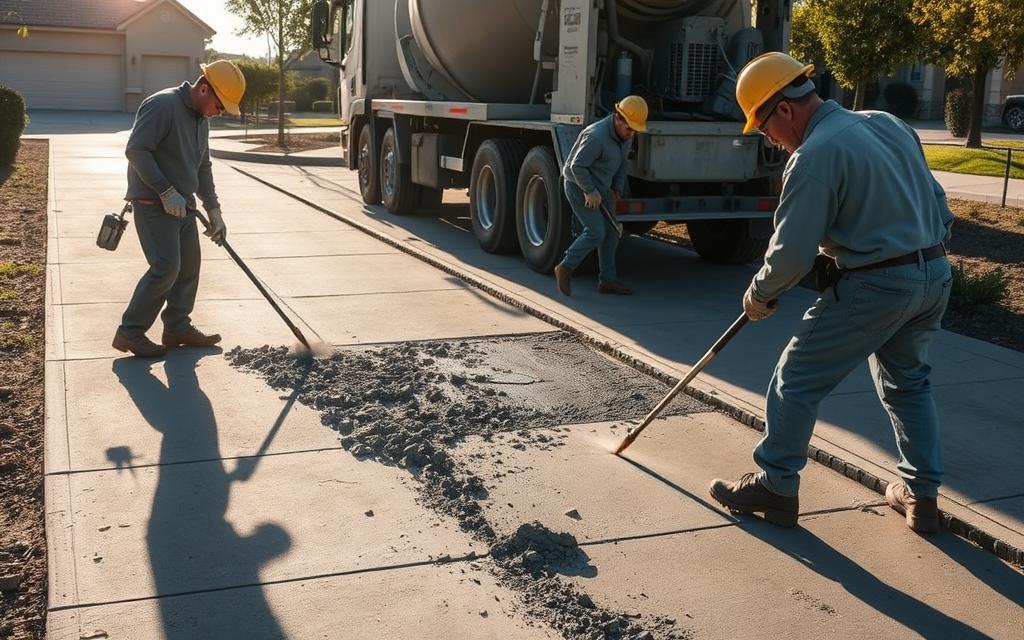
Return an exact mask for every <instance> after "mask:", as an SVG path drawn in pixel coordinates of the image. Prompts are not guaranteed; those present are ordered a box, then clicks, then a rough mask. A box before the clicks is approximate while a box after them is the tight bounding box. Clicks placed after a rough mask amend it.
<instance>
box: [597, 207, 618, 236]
mask: <svg viewBox="0 0 1024 640" xmlns="http://www.w3.org/2000/svg"><path fill="white" fill-rule="evenodd" d="M598 206H600V207H601V213H603V214H604V217H605V219H606V220H607V221H608V222H610V223H611V224H612V228H614V229H615V232H616V233H618V234H619V237H620V238H621V237H622V223H620V222H619V221H618V220H616V219H615V216H614V215H612V212H611V211H609V210H608V207H606V206H605V205H604V203H603V202H602V203H601V204H600V205H598Z"/></svg>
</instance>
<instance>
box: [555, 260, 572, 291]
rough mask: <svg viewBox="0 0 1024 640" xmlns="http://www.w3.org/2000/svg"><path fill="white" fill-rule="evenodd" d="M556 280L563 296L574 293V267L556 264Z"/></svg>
mask: <svg viewBox="0 0 1024 640" xmlns="http://www.w3.org/2000/svg"><path fill="white" fill-rule="evenodd" d="M555 282H556V283H558V290H559V291H561V292H562V295H563V296H571V295H572V269H570V268H569V267H567V266H565V265H564V264H561V263H559V264H556V265H555Z"/></svg>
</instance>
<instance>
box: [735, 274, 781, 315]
mask: <svg viewBox="0 0 1024 640" xmlns="http://www.w3.org/2000/svg"><path fill="white" fill-rule="evenodd" d="M776 306H777V305H776V304H775V301H774V300H769V301H767V302H765V301H763V300H761V299H760V298H758V297H757V296H755V295H754V285H753V283H751V285H750V287H749V288H748V289H747V292H746V293H745V294H743V313H745V314H747V317H748V318H750V319H751V320H753V321H755V322H756V321H758V320H764V319H765V318H767V317H768V316H770V315H772V314H773V313H775V308H776Z"/></svg>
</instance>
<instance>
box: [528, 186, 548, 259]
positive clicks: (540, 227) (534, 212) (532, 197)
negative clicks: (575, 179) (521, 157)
mask: <svg viewBox="0 0 1024 640" xmlns="http://www.w3.org/2000/svg"><path fill="white" fill-rule="evenodd" d="M523 200H524V203H523V207H524V208H523V230H524V231H525V232H526V239H527V241H529V243H530V244H531V245H533V246H535V247H540V246H541V245H543V244H544V241H545V240H547V236H548V186H547V184H545V183H544V178H542V177H541V176H536V175H534V176H530V181H529V182H527V183H526V190H525V192H524V194H523Z"/></svg>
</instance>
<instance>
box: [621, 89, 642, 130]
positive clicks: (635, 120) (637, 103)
mask: <svg viewBox="0 0 1024 640" xmlns="http://www.w3.org/2000/svg"><path fill="white" fill-rule="evenodd" d="M615 111H616V112H618V114H619V115H620V116H622V117H623V118H625V119H626V124H628V125H629V128H630V129H633V130H634V131H647V101H646V100H644V99H643V98H641V97H640V96H626V97H625V98H623V99H622V100H619V102H618V103H617V104H616V105H615Z"/></svg>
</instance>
